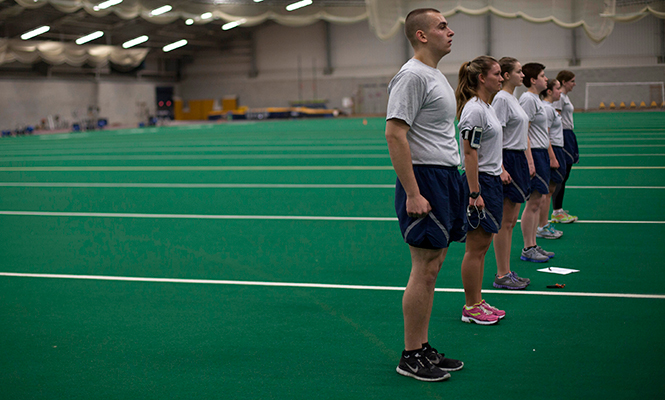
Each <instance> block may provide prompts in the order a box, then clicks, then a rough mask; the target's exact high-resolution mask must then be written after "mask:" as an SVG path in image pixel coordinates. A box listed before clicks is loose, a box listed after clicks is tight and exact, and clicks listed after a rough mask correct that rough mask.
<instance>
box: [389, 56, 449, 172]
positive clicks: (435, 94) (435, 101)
mask: <svg viewBox="0 0 665 400" xmlns="http://www.w3.org/2000/svg"><path fill="white" fill-rule="evenodd" d="M455 113H456V101H455V91H454V90H453V88H452V87H451V86H450V83H448V80H447V79H446V77H445V76H444V75H443V74H442V73H441V71H439V70H438V69H436V68H432V67H430V66H427V65H425V64H423V63H422V62H420V61H418V60H416V59H413V58H412V59H411V60H409V61H407V62H406V64H404V65H403V66H402V68H401V69H400V71H399V72H398V73H397V75H395V77H394V78H393V79H392V80H391V81H390V84H389V85H388V111H387V114H386V120H390V119H393V118H397V119H401V120H402V121H404V122H406V123H407V124H408V125H409V127H410V129H409V132H408V133H407V140H408V141H409V147H410V148H411V159H412V162H413V164H414V165H418V164H419V165H424V164H427V165H441V166H447V167H457V166H459V165H460V158H459V148H458V146H457V141H456V140H455Z"/></svg>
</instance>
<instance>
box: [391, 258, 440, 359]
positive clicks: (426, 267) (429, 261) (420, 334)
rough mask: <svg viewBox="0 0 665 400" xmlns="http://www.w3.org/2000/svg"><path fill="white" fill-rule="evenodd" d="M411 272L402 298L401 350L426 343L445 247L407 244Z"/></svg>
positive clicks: (416, 347)
mask: <svg viewBox="0 0 665 400" xmlns="http://www.w3.org/2000/svg"><path fill="white" fill-rule="evenodd" d="M409 250H410V251H411V275H410V276H409V282H408V283H407V285H406V289H405V290H404V296H403V297H402V312H403V314H404V349H405V350H417V349H420V348H422V345H423V343H427V342H428V338H427V336H428V330H429V320H430V316H431V315H432V302H433V301H434V287H435V284H436V277H437V275H438V274H439V271H440V270H441V264H443V260H444V259H445V257H446V253H447V251H448V249H447V248H446V249H437V250H430V249H421V248H418V247H413V246H409Z"/></svg>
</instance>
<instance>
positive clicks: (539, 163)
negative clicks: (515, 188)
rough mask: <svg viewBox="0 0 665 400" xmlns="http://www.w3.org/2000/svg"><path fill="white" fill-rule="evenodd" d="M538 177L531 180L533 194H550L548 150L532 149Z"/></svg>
mask: <svg viewBox="0 0 665 400" xmlns="http://www.w3.org/2000/svg"><path fill="white" fill-rule="evenodd" d="M531 155H532V156H533V165H534V166H535V167H536V176H534V177H533V178H531V193H533V192H538V193H540V194H544V195H546V194H548V193H549V192H550V155H549V153H548V152H547V149H531Z"/></svg>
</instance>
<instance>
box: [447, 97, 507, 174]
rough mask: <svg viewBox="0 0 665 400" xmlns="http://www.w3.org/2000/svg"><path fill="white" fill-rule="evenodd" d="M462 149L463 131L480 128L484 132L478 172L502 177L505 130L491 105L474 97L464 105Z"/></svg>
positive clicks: (461, 129) (459, 125) (461, 121)
mask: <svg viewBox="0 0 665 400" xmlns="http://www.w3.org/2000/svg"><path fill="white" fill-rule="evenodd" d="M457 127H458V128H459V131H460V138H459V140H460V148H461V149H464V144H463V143H462V140H463V139H462V131H464V130H467V129H468V130H473V128H474V127H480V128H481V129H482V130H483V133H482V136H481V140H480V147H479V148H478V149H477V151H478V172H485V173H487V174H490V175H494V176H498V175H501V171H502V164H503V149H502V147H501V144H502V143H503V128H502V127H501V122H499V119H498V118H497V117H496V114H495V113H494V109H493V108H492V106H490V105H489V104H487V103H485V102H484V101H482V100H480V99H479V98H478V97H474V98H472V99H471V100H469V102H468V103H466V104H465V105H464V108H463V109H462V115H461V116H460V121H459V124H458V125H457ZM462 165H464V151H462Z"/></svg>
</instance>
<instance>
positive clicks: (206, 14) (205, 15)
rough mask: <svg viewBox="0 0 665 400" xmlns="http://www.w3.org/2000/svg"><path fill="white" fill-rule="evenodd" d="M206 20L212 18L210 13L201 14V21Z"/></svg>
mask: <svg viewBox="0 0 665 400" xmlns="http://www.w3.org/2000/svg"><path fill="white" fill-rule="evenodd" d="M208 18H212V13H211V12H207V13H203V14H201V19H208Z"/></svg>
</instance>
